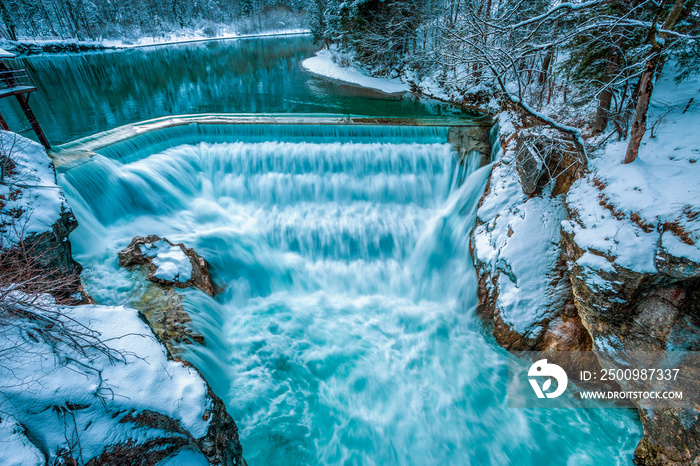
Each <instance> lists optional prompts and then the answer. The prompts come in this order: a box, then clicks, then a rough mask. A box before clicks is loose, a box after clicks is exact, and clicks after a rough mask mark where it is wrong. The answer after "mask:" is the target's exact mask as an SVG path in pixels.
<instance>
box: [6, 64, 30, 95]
mask: <svg viewBox="0 0 700 466" xmlns="http://www.w3.org/2000/svg"><path fill="white" fill-rule="evenodd" d="M14 90H27V91H30V90H36V85H34V81H32V77H31V76H29V73H27V70H25V69H19V70H3V71H0V93H4V92H10V91H14Z"/></svg>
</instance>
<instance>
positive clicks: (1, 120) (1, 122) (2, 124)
mask: <svg viewBox="0 0 700 466" xmlns="http://www.w3.org/2000/svg"><path fill="white" fill-rule="evenodd" d="M0 129H3V130H5V131H10V127H9V126H7V122H6V121H5V119H4V118H3V117H2V115H0Z"/></svg>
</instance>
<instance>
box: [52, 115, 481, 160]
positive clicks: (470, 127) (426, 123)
mask: <svg viewBox="0 0 700 466" xmlns="http://www.w3.org/2000/svg"><path fill="white" fill-rule="evenodd" d="M245 125H249V126H250V125H255V126H258V127H261V128H262V129H261V132H260V134H259V136H260V137H264V136H263V133H269V135H268V136H267V137H266V138H265V139H267V140H270V137H274V136H275V133H279V128H281V127H287V128H289V127H292V126H298V127H304V126H305V127H312V126H325V127H329V126H336V127H338V128H341V127H356V128H357V131H355V133H356V134H359V133H358V132H362V131H361V128H363V127H364V128H371V127H396V128H406V129H408V128H416V131H420V130H421V129H423V130H429V129H430V128H435V129H436V130H440V132H445V134H446V138H445V139H444V140H445V142H448V143H450V144H452V145H453V146H454V148H455V150H456V151H457V152H458V153H459V156H460V161H464V158H465V156H466V154H467V153H469V152H471V151H478V152H479V153H480V154H481V155H482V159H481V160H482V165H484V164H486V163H488V162H489V161H490V158H491V144H490V142H489V131H490V129H491V127H492V126H493V123H492V122H491V120H490V119H489V118H488V117H486V116H484V117H483V118H479V119H473V118H472V119H466V118H457V117H431V118H425V117H424V118H388V117H371V116H357V115H328V114H198V115H173V116H167V117H161V118H155V119H152V120H146V121H142V122H138V123H132V124H129V125H125V126H121V127H118V128H115V129H112V130H109V131H105V132H101V133H97V134H94V135H92V136H88V137H84V138H81V139H77V140H75V141H72V142H69V143H66V144H62V145H60V146H58V147H55V148H54V150H52V151H51V153H50V155H51V157H52V159H53V161H54V165H55V166H56V168H57V169H58V170H59V171H65V170H66V169H69V168H70V167H71V166H73V165H74V164H76V163H80V162H82V161H83V159H85V158H89V157H92V156H94V155H95V154H97V153H100V154H105V153H110V152H112V149H116V148H117V147H121V149H122V151H123V149H124V146H132V147H130V149H131V150H132V152H138V151H139V149H141V148H144V147H149V149H150V150H152V149H153V146H158V149H162V150H164V149H167V148H169V147H174V146H177V145H180V144H188V143H189V144H191V143H197V142H212V143H215V142H230V141H232V140H236V133H237V132H236V131H235V130H231V128H235V127H241V126H245ZM273 127H274V128H276V129H277V130H275V129H273ZM227 128H228V130H227ZM295 133H296V136H298V137H303V133H304V131H303V130H299V129H298V130H297V131H296V132H295ZM364 137H365V138H367V137H371V136H370V135H368V134H364Z"/></svg>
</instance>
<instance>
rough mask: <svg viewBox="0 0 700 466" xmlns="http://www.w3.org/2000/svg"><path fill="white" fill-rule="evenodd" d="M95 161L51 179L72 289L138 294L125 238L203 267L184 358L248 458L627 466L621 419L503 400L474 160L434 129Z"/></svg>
mask: <svg viewBox="0 0 700 466" xmlns="http://www.w3.org/2000/svg"><path fill="white" fill-rule="evenodd" d="M99 152H100V153H99V154H98V155H96V156H94V157H92V158H91V159H90V160H87V161H81V162H80V163H75V164H72V166H70V167H66V169H65V171H64V172H63V173H61V174H60V176H59V179H60V183H61V184H62V185H63V186H64V188H65V191H66V194H67V196H68V197H69V200H70V202H71V205H72V206H73V207H74V209H75V214H76V216H77V218H78V220H79V222H80V227H79V228H78V229H77V230H76V231H75V232H74V233H73V234H72V236H71V239H72V241H73V244H74V251H75V253H76V257H77V259H78V260H79V261H80V262H81V263H82V264H83V265H84V266H85V267H86V276H85V282H86V286H87V288H88V291H89V292H90V293H91V294H92V295H93V296H94V297H95V298H96V300H97V301H98V302H101V303H106V304H111V303H124V302H134V301H136V300H137V298H138V293H139V290H138V289H135V288H134V286H135V285H134V283H133V281H132V280H131V277H130V274H129V272H127V271H125V270H122V269H119V268H118V267H117V261H116V252H117V251H118V250H119V249H120V248H122V247H124V246H125V245H126V244H128V242H129V241H130V240H131V238H132V237H133V236H135V235H142V236H143V235H147V234H158V235H161V236H165V237H167V238H168V239H170V240H172V241H176V242H180V241H182V242H184V243H185V244H186V245H187V246H188V247H192V248H194V249H195V250H197V251H198V252H199V254H200V255H201V256H203V257H204V258H206V259H207V260H208V262H209V263H210V264H211V271H212V275H213V277H214V279H215V281H216V283H217V285H219V286H220V287H221V288H222V289H223V292H222V293H220V294H219V295H217V297H216V298H215V299H212V298H210V297H208V296H206V295H204V294H202V293H200V292H199V291H197V290H188V291H185V292H184V294H185V296H186V300H185V306H186V309H187V310H188V312H189V313H190V314H191V316H192V318H193V325H194V327H196V328H197V330H198V331H200V332H201V333H202V334H203V335H204V336H205V338H206V340H207V343H206V345H205V346H190V347H188V348H187V353H186V354H187V358H188V359H189V360H190V361H192V362H193V363H194V364H195V365H196V366H197V367H198V368H199V369H200V370H201V371H202V373H203V374H204V376H205V377H206V379H207V380H208V382H209V383H210V384H211V385H212V387H213V388H214V390H215V391H216V393H217V394H218V395H220V396H221V397H222V398H223V399H224V401H225V402H226V403H227V406H228V408H229V411H230V413H231V414H232V416H233V417H234V419H235V420H236V422H237V423H238V426H239V428H240V434H241V442H242V444H243V447H244V456H245V457H246V459H247V460H248V462H249V464H251V465H278V464H416V465H425V464H465V465H467V464H475V465H481V464H493V465H502V464H508V463H509V461H510V460H509V459H513V458H518V463H519V464H524V465H527V464H537V465H542V464H567V463H568V464H593V463H596V464H598V463H600V464H615V459H619V461H620V463H621V464H622V463H623V462H624V460H625V459H627V460H629V458H631V452H632V451H633V449H634V447H635V446H636V441H637V437H638V436H639V433H638V432H637V430H636V429H637V427H636V425H635V424H634V423H633V422H631V421H630V419H632V415H630V414H628V413H625V412H614V411H602V410H601V411H599V412H596V411H587V410H575V409H571V410H558V411H548V410H517V409H509V408H507V406H506V401H505V391H506V387H505V384H506V372H507V367H506V353H505V351H504V350H502V349H501V348H499V347H497V346H496V345H495V344H494V343H493V342H492V341H491V338H490V337H488V336H487V334H488V331H487V330H485V329H484V328H483V326H482V324H481V322H480V320H478V319H477V317H476V316H475V315H474V309H475V306H476V293H477V280H476V274H475V272H474V269H473V266H472V265H471V264H472V262H471V258H470V256H469V232H470V231H471V229H472V227H473V224H474V222H475V216H476V209H477V205H478V202H479V199H480V197H481V195H482V194H483V190H484V186H485V183H486V180H487V178H488V175H489V172H490V166H486V167H479V166H478V164H479V160H480V155H479V154H477V153H471V154H468V156H467V163H466V164H464V165H460V164H458V163H457V153H456V152H455V151H454V149H453V148H452V146H450V145H449V144H447V129H446V128H435V127H380V126H372V127H357V126H334V125H327V126H310V125H307V126H294V125H259V126H256V125H247V126H246V125H238V126H236V127H224V128H217V127H214V126H200V127H197V129H193V128H189V127H187V128H182V127H177V128H172V129H169V130H168V131H166V132H161V131H159V132H154V133H145V134H143V135H141V136H138V137H135V138H132V139H129V140H126V141H124V142H122V143H118V144H114V145H112V146H108V147H106V148H103V149H101V150H100V151H99ZM611 461H612V463H611Z"/></svg>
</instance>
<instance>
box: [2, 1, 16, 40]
mask: <svg viewBox="0 0 700 466" xmlns="http://www.w3.org/2000/svg"><path fill="white" fill-rule="evenodd" d="M0 16H2V21H3V22H4V23H5V26H7V32H8V34H9V36H10V40H17V29H16V26H15V22H14V20H13V19H12V16H11V15H10V12H9V11H7V7H5V0H0Z"/></svg>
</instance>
